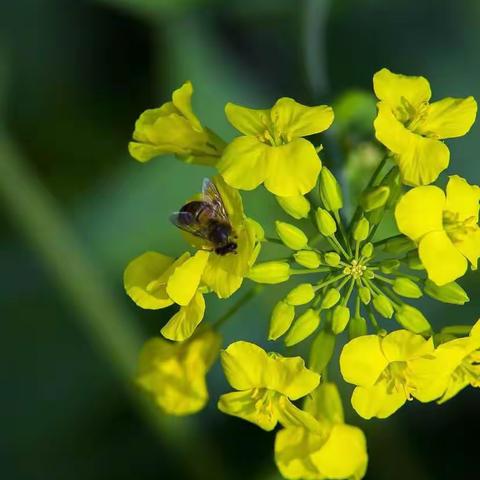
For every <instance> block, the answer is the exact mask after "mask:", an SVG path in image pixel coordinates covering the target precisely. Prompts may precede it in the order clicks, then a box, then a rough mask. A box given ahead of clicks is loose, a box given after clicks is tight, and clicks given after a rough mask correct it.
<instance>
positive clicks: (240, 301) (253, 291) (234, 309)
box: [212, 285, 263, 329]
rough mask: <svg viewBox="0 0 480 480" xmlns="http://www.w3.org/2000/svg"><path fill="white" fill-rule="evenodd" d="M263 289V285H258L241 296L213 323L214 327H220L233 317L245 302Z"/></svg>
mask: <svg viewBox="0 0 480 480" xmlns="http://www.w3.org/2000/svg"><path fill="white" fill-rule="evenodd" d="M262 290H263V285H256V286H255V287H253V288H251V289H250V290H249V291H248V292H246V293H245V294H244V295H243V296H242V297H240V298H239V299H238V300H237V301H236V302H235V303H234V304H233V305H232V306H231V307H230V308H229V309H228V310H227V311H226V312H225V313H224V314H223V315H221V316H220V317H219V318H218V319H217V320H216V321H215V322H214V323H213V324H212V328H215V329H218V328H220V327H221V326H222V325H223V324H224V323H225V322H226V321H227V320H228V319H229V318H231V317H233V315H235V314H236V313H237V312H238V311H239V310H240V309H241V308H242V307H243V306H244V305H245V304H247V303H248V302H249V301H250V300H252V298H254V297H256V296H257V295H258V294H259V293H260V292H261V291H262Z"/></svg>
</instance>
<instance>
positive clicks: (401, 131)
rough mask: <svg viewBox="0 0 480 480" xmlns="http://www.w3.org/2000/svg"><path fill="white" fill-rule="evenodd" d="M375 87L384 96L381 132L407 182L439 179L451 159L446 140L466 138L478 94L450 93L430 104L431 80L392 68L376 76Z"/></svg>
mask: <svg viewBox="0 0 480 480" xmlns="http://www.w3.org/2000/svg"><path fill="white" fill-rule="evenodd" d="M373 88H374V90H375V94H376V96H377V97H378V99H379V100H380V102H378V104H377V106H378V115H377V118H376V119H375V122H374V125H375V134H376V137H377V139H378V140H379V141H380V142H381V143H383V144H384V145H385V146H386V147H387V148H388V149H389V150H390V151H391V152H392V153H393V154H394V158H395V161H396V162H397V163H398V166H399V168H400V174H401V177H402V181H403V183H405V184H407V185H412V186H416V185H428V184H429V183H432V182H434V181H435V180H436V179H437V177H438V175H439V174H440V173H441V172H442V171H443V170H445V169H446V168H447V167H448V163H449V160H450V152H449V150H448V147H447V146H446V145H445V144H444V143H443V142H442V141H441V140H442V139H446V138H455V137H461V136H463V135H465V134H466V133H467V132H468V131H469V130H470V127H471V126H472V124H473V122H474V121H475V117H476V114H477V102H476V101H475V99H474V98H473V97H467V98H450V97H447V98H444V99H442V100H439V101H437V102H433V103H429V100H430V97H431V90H430V84H429V83H428V80H427V79H426V78H424V77H414V76H406V75H399V74H395V73H392V72H391V71H390V70H388V69H386V68H382V70H380V71H379V72H377V73H376V74H375V75H374V76H373Z"/></svg>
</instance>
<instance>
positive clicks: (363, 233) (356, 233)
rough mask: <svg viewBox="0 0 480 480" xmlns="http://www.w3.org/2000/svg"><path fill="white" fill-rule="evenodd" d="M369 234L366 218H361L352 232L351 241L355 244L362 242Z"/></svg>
mask: <svg viewBox="0 0 480 480" xmlns="http://www.w3.org/2000/svg"><path fill="white" fill-rule="evenodd" d="M369 232H370V224H369V223H368V220H367V219H366V218H361V219H360V220H359V221H358V223H357V224H356V225H355V228H354V230H353V239H354V240H355V241H357V242H363V241H364V240H366V239H367V237H368V234H369Z"/></svg>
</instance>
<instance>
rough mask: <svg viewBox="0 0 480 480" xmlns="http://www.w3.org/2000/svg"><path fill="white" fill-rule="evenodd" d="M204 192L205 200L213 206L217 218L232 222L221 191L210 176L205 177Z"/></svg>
mask: <svg viewBox="0 0 480 480" xmlns="http://www.w3.org/2000/svg"><path fill="white" fill-rule="evenodd" d="M202 194H203V201H204V202H207V203H208V204H209V205H210V206H211V208H212V210H213V212H214V215H215V218H217V219H218V220H222V221H223V222H225V223H228V224H230V220H229V218H228V213H227V211H226V210H225V205H224V204H223V200H222V196H221V195H220V192H219V191H218V189H217V187H216V186H215V184H214V183H213V182H212V181H211V180H210V179H209V178H204V179H203V185H202Z"/></svg>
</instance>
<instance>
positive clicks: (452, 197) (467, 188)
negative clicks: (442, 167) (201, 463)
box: [445, 175, 480, 222]
mask: <svg viewBox="0 0 480 480" xmlns="http://www.w3.org/2000/svg"><path fill="white" fill-rule="evenodd" d="M479 201H480V188H479V187H478V186H477V185H470V184H469V183H468V182H467V181H466V180H465V179H464V178H462V177H459V176H458V175H452V176H451V177H450V178H449V180H448V184H447V202H446V204H445V210H448V211H449V212H452V213H456V214H458V220H461V221H463V220H466V219H468V218H471V217H473V218H475V222H478V209H479V205H478V202H479Z"/></svg>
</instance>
